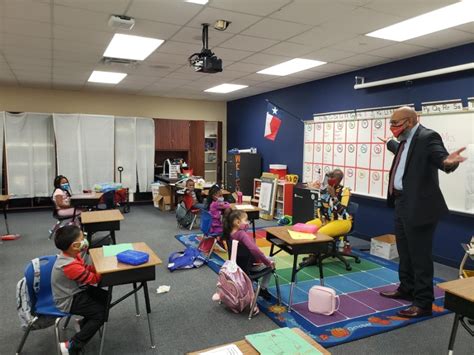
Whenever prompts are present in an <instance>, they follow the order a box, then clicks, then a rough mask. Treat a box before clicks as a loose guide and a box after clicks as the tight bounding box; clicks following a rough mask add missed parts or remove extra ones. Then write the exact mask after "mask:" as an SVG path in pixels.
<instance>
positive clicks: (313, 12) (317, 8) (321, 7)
mask: <svg viewBox="0 0 474 355" xmlns="http://www.w3.org/2000/svg"><path fill="white" fill-rule="evenodd" d="M353 9H354V6H353V5H346V4H341V3H337V2H335V1H332V0H318V1H312V0H294V1H293V2H292V3H291V4H289V5H287V6H284V7H283V8H282V9H280V10H279V11H277V12H275V13H274V14H272V15H271V16H270V17H273V18H277V19H281V20H286V21H293V22H297V23H305V24H309V25H319V24H322V23H324V22H327V21H332V20H338V18H339V15H340V14H341V12H350V11H351V10H353Z"/></svg>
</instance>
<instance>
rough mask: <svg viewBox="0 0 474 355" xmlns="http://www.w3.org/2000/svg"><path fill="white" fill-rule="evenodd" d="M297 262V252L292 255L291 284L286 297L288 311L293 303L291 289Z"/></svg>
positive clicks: (294, 282) (294, 281)
mask: <svg viewBox="0 0 474 355" xmlns="http://www.w3.org/2000/svg"><path fill="white" fill-rule="evenodd" d="M297 262H298V254H294V255H293V269H292V270H291V286H290V298H289V299H288V313H289V312H291V306H292V305H293V291H294V288H295V284H296V265H297Z"/></svg>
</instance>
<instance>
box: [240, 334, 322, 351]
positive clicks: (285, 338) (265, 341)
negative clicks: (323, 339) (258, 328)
mask: <svg viewBox="0 0 474 355" xmlns="http://www.w3.org/2000/svg"><path fill="white" fill-rule="evenodd" d="M245 339H246V340H247V341H248V342H249V343H250V344H252V346H253V347H254V348H255V349H257V351H258V352H259V354H260V355H270V354H285V355H300V354H305V355H306V354H307V355H310V354H311V355H316V354H322V353H321V352H320V351H319V350H318V349H316V348H315V347H314V346H312V345H311V344H310V343H308V342H307V341H306V340H304V339H303V338H302V337H300V336H299V335H298V334H296V333H295V332H293V331H292V330H291V329H290V328H280V329H275V330H271V331H269V332H264V333H258V334H251V335H247V336H246V337H245Z"/></svg>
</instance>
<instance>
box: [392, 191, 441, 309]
mask: <svg viewBox="0 0 474 355" xmlns="http://www.w3.org/2000/svg"><path fill="white" fill-rule="evenodd" d="M404 204H405V202H404V196H403V195H402V196H400V197H398V198H397V199H396V200H395V236H396V241H397V249H398V254H399V257H400V264H399V268H398V276H399V278H400V286H399V291H400V292H403V293H405V294H408V295H411V296H413V298H414V301H413V305H414V306H418V307H420V308H423V309H431V306H432V303H433V301H434V294H433V256H432V254H433V251H432V249H433V234H434V231H435V229H436V224H437V222H435V223H430V224H425V225H416V226H414V225H412V224H410V223H408V216H407V215H406V209H405V208H404Z"/></svg>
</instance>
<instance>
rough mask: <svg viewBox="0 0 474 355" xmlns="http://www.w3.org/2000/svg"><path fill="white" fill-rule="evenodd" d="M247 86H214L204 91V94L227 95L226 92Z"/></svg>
mask: <svg viewBox="0 0 474 355" xmlns="http://www.w3.org/2000/svg"><path fill="white" fill-rule="evenodd" d="M247 87H248V85H237V84H221V85H217V86H214V87H212V88H210V89H207V90H204V91H205V92H217V93H219V94H227V93H228V92H232V91H236V90H240V89H243V88H247Z"/></svg>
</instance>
